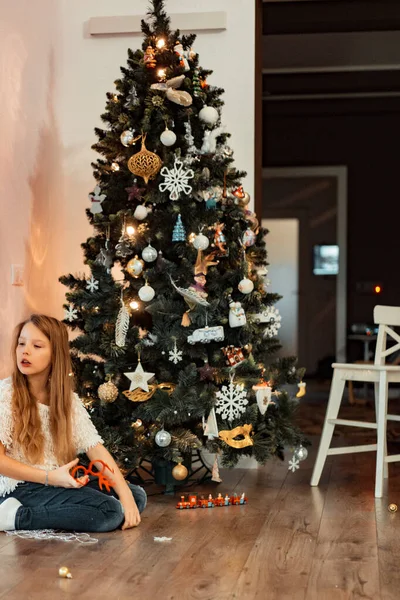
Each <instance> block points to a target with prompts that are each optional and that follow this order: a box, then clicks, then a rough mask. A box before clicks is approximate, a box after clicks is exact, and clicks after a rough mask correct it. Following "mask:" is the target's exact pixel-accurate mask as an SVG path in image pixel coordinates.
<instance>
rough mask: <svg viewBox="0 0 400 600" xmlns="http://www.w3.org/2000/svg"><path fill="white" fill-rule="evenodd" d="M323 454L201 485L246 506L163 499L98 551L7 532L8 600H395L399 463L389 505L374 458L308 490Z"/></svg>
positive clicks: (0, 561) (0, 583) (0, 551)
mask: <svg viewBox="0 0 400 600" xmlns="http://www.w3.org/2000/svg"><path fill="white" fill-rule="evenodd" d="M340 443H341V441H340ZM317 445H318V440H315V441H314V445H313V449H312V450H311V452H310V457H309V459H308V460H307V461H305V462H304V463H302V464H301V468H300V470H298V471H296V472H295V473H294V474H292V473H291V472H288V470H287V463H284V464H282V463H280V462H279V461H276V462H275V461H274V462H271V463H270V464H268V465H266V466H265V467H263V468H260V469H249V470H242V469H234V470H231V471H222V470H221V474H222V477H223V480H224V481H223V483H221V484H219V485H215V484H204V485H203V486H202V487H201V488H200V487H199V488H197V490H198V491H202V492H203V493H204V494H208V493H209V492H210V491H211V492H216V493H218V491H221V492H222V493H225V492H228V493H231V492H233V491H236V492H237V493H239V494H241V493H242V492H243V491H244V492H246V494H247V495H248V497H249V504H248V505H247V506H242V507H230V508H214V509H204V510H202V509H198V510H187V511H178V510H176V509H175V508H174V506H175V503H176V501H177V499H178V497H179V495H180V494H179V493H178V494H177V496H176V497H175V498H173V497H171V496H162V495H155V496H152V497H150V498H149V504H148V508H147V509H146V511H145V513H144V514H143V520H142V524H141V525H140V527H138V528H137V529H133V530H130V531H127V532H122V531H117V532H113V533H108V534H99V535H96V536H95V537H97V538H98V539H99V543H98V544H96V545H93V546H82V545H79V544H77V543H76V542H74V543H70V544H67V543H63V542H58V541H33V540H22V539H19V538H14V537H9V536H7V535H5V534H3V533H0V599H1V600H20V599H29V600H30V599H31V600H56V599H57V600H58V599H63V598H71V597H76V598H79V599H82V600H92V599H93V600H95V599H96V600H110V598H111V599H112V600H128V599H131V598H141V599H143V600H147V599H149V600H150V599H151V600H153V599H154V600H158V599H160V600H189V599H190V600H197V599H199V600H200V599H201V600H229V599H235V600H238V599H241V600H253V599H254V600H361V599H363V600H366V599H368V600H399V598H400V569H399V568H398V555H399V550H400V512H397V513H393V514H391V513H389V512H388V510H387V506H388V504H389V503H390V502H394V503H396V504H397V503H399V506H400V465H399V464H398V465H396V464H394V465H391V466H390V479H389V483H388V486H387V489H386V491H385V497H384V498H383V499H382V500H375V498H374V495H373V493H374V468H375V456H374V454H373V453H368V454H354V455H342V456H337V457H330V458H329V459H328V461H327V464H326V466H325V469H324V472H323V476H322V479H321V483H320V485H319V487H318V488H311V487H310V485H309V481H310V477H311V471H312V467H313V462H314V457H315V453H316V449H317ZM155 536H160V537H161V536H166V537H171V538H172V540H171V541H170V542H165V543H157V542H155V541H154V537H155ZM62 565H66V566H67V567H69V568H70V570H71V572H72V574H73V579H72V580H63V579H60V578H58V569H59V567H60V566H62Z"/></svg>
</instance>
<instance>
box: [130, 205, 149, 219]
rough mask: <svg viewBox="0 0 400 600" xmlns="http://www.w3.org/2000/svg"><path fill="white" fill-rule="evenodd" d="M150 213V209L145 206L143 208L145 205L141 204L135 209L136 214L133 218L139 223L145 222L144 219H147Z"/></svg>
mask: <svg viewBox="0 0 400 600" xmlns="http://www.w3.org/2000/svg"><path fill="white" fill-rule="evenodd" d="M148 213H149V210H148V208H146V207H145V206H143V204H139V205H138V206H137V207H136V208H135V212H134V213H133V216H134V217H135V219H137V220H138V221H143V219H145V218H146V217H147V215H148Z"/></svg>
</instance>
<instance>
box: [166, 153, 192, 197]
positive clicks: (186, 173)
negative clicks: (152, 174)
mask: <svg viewBox="0 0 400 600" xmlns="http://www.w3.org/2000/svg"><path fill="white" fill-rule="evenodd" d="M161 175H162V176H163V177H164V178H165V181H164V182H163V183H160V185H159V186H158V188H159V190H160V192H165V191H169V199H170V200H179V197H180V194H181V192H183V193H184V194H186V195H188V194H190V193H191V191H192V186H191V185H189V183H188V181H189V179H193V177H194V172H193V171H192V169H186V168H185V166H184V164H183V162H182V161H180V160H179V159H178V158H177V157H175V161H174V166H173V168H172V169H168V167H163V168H162V169H161Z"/></svg>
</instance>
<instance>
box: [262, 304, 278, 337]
mask: <svg viewBox="0 0 400 600" xmlns="http://www.w3.org/2000/svg"><path fill="white" fill-rule="evenodd" d="M263 316H264V319H263V320H262V323H268V327H267V328H266V329H265V331H264V337H267V338H273V337H277V335H278V330H279V329H280V327H281V321H282V317H281V315H280V314H279V310H278V309H277V308H275V306H268V307H267V309H266V310H265V311H263Z"/></svg>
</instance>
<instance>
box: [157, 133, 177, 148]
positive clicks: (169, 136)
mask: <svg viewBox="0 0 400 600" xmlns="http://www.w3.org/2000/svg"><path fill="white" fill-rule="evenodd" d="M160 140H161V143H162V144H164V146H173V145H174V144H175V142H176V135H175V133H174V132H173V131H171V130H170V129H166V130H165V131H163V132H162V134H161V135H160Z"/></svg>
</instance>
